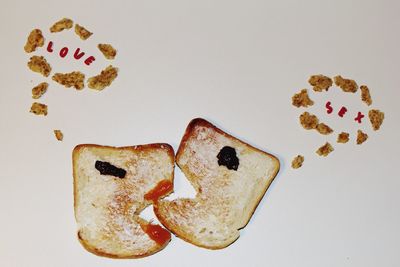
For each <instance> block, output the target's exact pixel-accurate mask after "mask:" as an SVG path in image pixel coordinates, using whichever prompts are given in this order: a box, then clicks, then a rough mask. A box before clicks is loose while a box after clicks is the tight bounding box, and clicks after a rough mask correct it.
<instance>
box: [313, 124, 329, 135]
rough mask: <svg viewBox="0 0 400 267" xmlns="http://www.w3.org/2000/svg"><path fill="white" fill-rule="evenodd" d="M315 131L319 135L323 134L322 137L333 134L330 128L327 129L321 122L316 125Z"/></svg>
mask: <svg viewBox="0 0 400 267" xmlns="http://www.w3.org/2000/svg"><path fill="white" fill-rule="evenodd" d="M316 129H317V131H318V132H319V133H320V134H323V135H327V134H330V133H332V132H333V130H332V128H331V127H329V126H328V125H326V124H325V123H322V122H321V123H318V124H317V128H316Z"/></svg>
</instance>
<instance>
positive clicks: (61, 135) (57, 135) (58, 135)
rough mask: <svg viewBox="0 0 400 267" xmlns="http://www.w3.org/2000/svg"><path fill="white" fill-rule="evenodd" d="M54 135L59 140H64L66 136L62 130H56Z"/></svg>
mask: <svg viewBox="0 0 400 267" xmlns="http://www.w3.org/2000/svg"><path fill="white" fill-rule="evenodd" d="M54 135H55V136H56V138H57V140H58V141H62V140H63V138H64V134H63V133H62V132H61V131H60V130H54Z"/></svg>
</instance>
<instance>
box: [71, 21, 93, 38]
mask: <svg viewBox="0 0 400 267" xmlns="http://www.w3.org/2000/svg"><path fill="white" fill-rule="evenodd" d="M75 33H76V34H77V35H78V36H79V38H81V39H82V40H87V39H88V38H89V37H90V36H91V35H92V34H93V33H92V32H90V31H88V30H87V29H85V28H84V27H82V26H81V25H79V24H75Z"/></svg>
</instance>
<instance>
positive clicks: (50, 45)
mask: <svg viewBox="0 0 400 267" xmlns="http://www.w3.org/2000/svg"><path fill="white" fill-rule="evenodd" d="M47 52H50V53H51V52H53V42H52V41H50V42H49V44H48V45H47Z"/></svg>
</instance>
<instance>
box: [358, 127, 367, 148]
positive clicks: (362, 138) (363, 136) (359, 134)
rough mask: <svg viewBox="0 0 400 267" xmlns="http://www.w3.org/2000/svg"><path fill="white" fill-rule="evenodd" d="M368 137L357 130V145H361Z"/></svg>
mask: <svg viewBox="0 0 400 267" xmlns="http://www.w3.org/2000/svg"><path fill="white" fill-rule="evenodd" d="M367 139H368V134H366V133H363V132H362V131H361V130H357V145H361V144H362V143H364V142H365V141H367Z"/></svg>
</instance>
